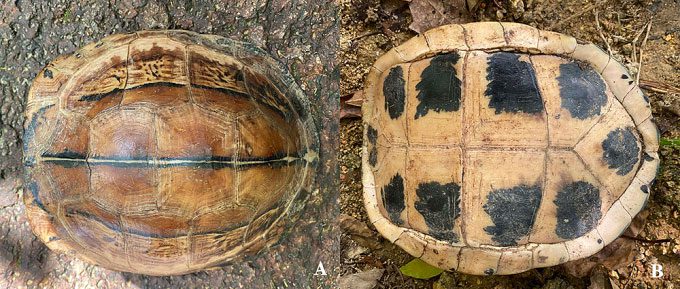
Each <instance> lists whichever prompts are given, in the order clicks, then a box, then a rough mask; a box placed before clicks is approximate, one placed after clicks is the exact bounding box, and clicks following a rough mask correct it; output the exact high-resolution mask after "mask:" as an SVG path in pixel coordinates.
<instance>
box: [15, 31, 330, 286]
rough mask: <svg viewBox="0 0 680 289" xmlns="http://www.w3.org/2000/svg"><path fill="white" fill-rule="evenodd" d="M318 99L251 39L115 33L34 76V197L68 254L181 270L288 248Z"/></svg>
mask: <svg viewBox="0 0 680 289" xmlns="http://www.w3.org/2000/svg"><path fill="white" fill-rule="evenodd" d="M308 111H309V104H308V102H307V100H306V98H305V97H304V95H303V94H302V92H301V91H300V90H299V88H297V86H296V85H295V83H294V82H293V80H292V78H291V77H290V76H289V75H288V74H287V72H285V70H284V69H283V68H282V66H281V65H280V64H278V63H277V62H276V61H274V60H273V59H271V58H270V57H268V56H267V55H266V54H265V53H264V52H263V51H261V50H259V49H257V48H255V47H253V46H251V45H249V44H246V43H240V42H235V41H231V40H228V39H225V38H222V37H218V36H213V35H199V34H196V33H193V32H187V31H142V32H137V33H131V34H119V35H113V36H109V37H107V38H104V39H102V40H101V41H98V42H96V43H92V44H89V45H87V46H85V47H84V48H82V49H80V50H78V51H77V52H75V53H73V54H71V55H64V56H60V57H59V58H57V59H56V60H54V61H53V62H52V63H50V64H48V65H47V66H46V67H45V68H44V69H43V70H42V71H41V72H40V73H39V74H38V76H37V77H36V79H35V80H34V82H33V85H32V87H31V90H30V92H29V96H28V107H27V111H26V116H27V120H26V123H25V137H24V143H25V147H24V159H25V166H26V179H27V185H26V188H27V190H26V192H25V193H24V202H25V204H26V208H27V214H28V219H29V221H30V224H31V227H32V229H33V231H34V232H35V234H36V235H37V236H38V237H39V238H40V239H41V240H42V241H43V242H44V243H45V244H47V246H48V247H49V248H50V249H52V250H55V251H57V252H64V253H68V254H72V255H75V256H77V257H78V258H81V259H83V260H85V261H88V262H90V263H94V264H98V265H101V266H104V267H106V268H110V269H114V270H120V271H128V272H135V273H143V274H151V275H174V274H183V273H187V272H192V271H197V270H201V269H204V268H210V267H214V266H217V265H219V264H222V263H225V262H227V261H230V260H232V259H235V258H237V257H241V256H244V255H249V254H252V253H255V252H258V251H260V250H261V249H263V248H266V247H267V246H270V245H271V244H273V243H275V242H277V241H278V240H279V237H280V236H281V234H282V232H284V230H285V229H286V228H287V227H289V226H290V224H288V223H289V222H291V221H290V220H291V219H292V217H294V216H295V213H296V212H297V211H299V209H300V208H301V207H303V206H304V202H305V201H306V196H307V194H308V192H309V190H310V188H311V185H312V183H313V176H314V172H315V169H314V166H315V162H314V160H315V159H316V156H317V148H318V137H317V132H316V127H315V126H314V120H313V119H312V116H311V114H310V113H308Z"/></svg>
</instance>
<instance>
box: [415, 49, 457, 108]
mask: <svg viewBox="0 0 680 289" xmlns="http://www.w3.org/2000/svg"><path fill="white" fill-rule="evenodd" d="M458 59H460V56H459V55H458V53H456V52H453V53H449V54H442V55H437V56H435V57H433V58H432V60H431V61H430V65H429V66H428V67H427V68H425V70H423V72H422V73H421V75H420V82H418V84H416V90H417V91H418V96H416V97H417V98H418V100H419V101H420V103H418V107H417V108H416V115H415V118H416V119H418V118H419V117H421V116H425V115H426V114H427V112H428V111H430V110H432V111H435V112H442V111H458V109H459V108H460V95H461V89H460V86H461V81H460V79H459V78H458V73H457V72H456V68H455V67H454V65H456V63H457V62H458Z"/></svg>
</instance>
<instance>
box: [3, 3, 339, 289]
mask: <svg viewBox="0 0 680 289" xmlns="http://www.w3.org/2000/svg"><path fill="white" fill-rule="evenodd" d="M337 10H338V9H337V6H336V5H335V3H334V2H332V1H307V0H293V1H280V0H242V1H220V0H180V1H158V0H88V1H73V0H49V1H45V0H35V1H32V0H23V1H19V0H16V1H15V0H0V288H1V289H6V288H11V289H15V288H49V289H52V288H277V287H280V288H285V287H289V288H306V287H313V288H332V287H333V285H332V283H333V281H334V280H333V279H332V278H330V274H332V272H329V276H314V275H313V274H314V272H315V271H316V269H317V265H318V264H319V262H323V264H324V265H325V267H326V268H328V270H332V269H333V268H338V266H337V265H336V264H337V262H338V258H337V256H338V252H339V238H337V237H334V236H337V234H336V233H334V232H335V230H336V229H335V228H336V227H335V226H334V225H333V224H332V220H334V219H335V216H334V213H335V212H337V202H336V200H337V196H338V190H337V180H338V174H337V169H336V168H337V158H336V157H335V151H336V148H337V143H338V139H337V137H338V136H337V133H331V132H334V131H337V130H338V125H339V124H338V123H339V122H338V118H337V111H338V101H337V99H338V97H337V91H338V89H339V81H338V79H339V77H338V74H337V69H336V63H335V54H336V51H337V46H338V44H337V41H338V40H337V39H338V25H337V21H336V17H337ZM144 29H185V30H191V31H194V32H198V33H210V34H217V35H221V36H224V37H228V38H231V39H235V40H240V41H247V42H250V43H253V44H255V45H257V46H259V47H262V48H263V49H265V50H266V51H268V52H269V53H270V54H271V55H272V56H273V57H274V58H275V59H277V60H279V61H281V62H282V63H284V64H285V66H286V67H288V68H289V70H290V71H291V74H292V76H293V77H294V78H295V81H296V82H297V84H298V85H299V86H300V87H301V88H302V90H303V91H304V92H305V94H306V95H307V96H308V97H309V99H310V102H311V103H314V104H315V105H314V106H313V107H312V112H311V113H313V114H315V115H316V116H317V117H318V118H317V119H316V120H317V122H316V125H317V126H318V130H319V131H320V132H321V133H320V136H319V137H320V144H321V148H320V155H319V165H318V168H319V171H318V178H317V182H318V186H316V188H317V189H315V190H314V191H312V192H310V194H309V195H308V196H309V201H308V202H307V206H306V207H305V208H304V211H303V212H302V213H301V214H300V218H299V221H298V222H296V223H295V226H294V227H293V228H291V229H290V230H289V232H288V235H287V237H286V238H285V240H286V242H282V243H281V244H279V245H278V246H276V247H274V248H271V249H270V250H267V251H265V252H263V253H261V254H260V255H258V256H256V257H255V258H248V259H246V260H238V261H236V262H233V263H231V264H228V265H226V266H223V267H221V268H219V269H216V270H211V271H205V272H198V273H194V274H188V275H183V276H172V277H153V276H146V275H139V274H131V273H121V272H115V271H111V270H106V269H103V268H101V267H97V266H93V265H90V264H87V263H85V262H83V261H80V260H78V259H76V258H74V257H73V256H70V255H69V254H55V253H53V252H51V251H50V250H49V249H47V247H46V246H45V245H43V244H42V243H41V242H40V241H39V240H38V239H36V238H35V236H34V235H33V233H32V232H31V230H30V228H29V226H28V223H27V219H26V214H25V208H24V205H23V203H22V202H21V194H22V190H23V182H22V176H21V175H22V166H21V147H22V144H21V137H22V132H23V129H22V123H23V121H24V118H23V111H24V109H25V101H26V95H27V92H28V88H29V86H30V84H31V81H32V79H33V78H34V77H35V76H36V74H37V73H38V72H39V71H40V69H41V68H42V67H43V66H44V65H46V64H47V63H48V62H49V61H50V60H52V59H54V58H55V57H57V56H58V55H60V54H63V53H72V52H73V51H74V50H75V49H76V48H78V47H81V46H83V45H85V44H88V43H90V42H93V41H96V40H98V39H101V38H103V37H105V36H108V35H111V34H115V33H125V32H134V31H138V30H144Z"/></svg>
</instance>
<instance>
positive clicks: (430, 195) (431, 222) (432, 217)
mask: <svg viewBox="0 0 680 289" xmlns="http://www.w3.org/2000/svg"><path fill="white" fill-rule="evenodd" d="M416 195H417V196H418V200H417V201H416V202H415V208H416V210H417V211H418V213H420V214H421V215H422V216H423V219H425V224H427V227H428V229H429V230H428V234H429V235H431V236H432V237H435V238H437V239H439V240H443V241H449V242H453V243H456V242H458V236H457V235H456V233H455V232H454V230H453V225H454V222H455V220H456V219H457V218H458V217H459V216H460V185H458V184H456V183H447V184H440V183H439V182H428V183H421V184H419V185H418V188H417V189H416Z"/></svg>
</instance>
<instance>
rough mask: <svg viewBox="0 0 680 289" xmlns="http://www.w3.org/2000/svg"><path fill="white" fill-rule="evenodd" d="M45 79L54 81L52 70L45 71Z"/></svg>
mask: <svg viewBox="0 0 680 289" xmlns="http://www.w3.org/2000/svg"><path fill="white" fill-rule="evenodd" d="M43 77H45V78H49V79H52V78H53V77H54V75H53V74H52V70H49V69H45V71H43Z"/></svg>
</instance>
